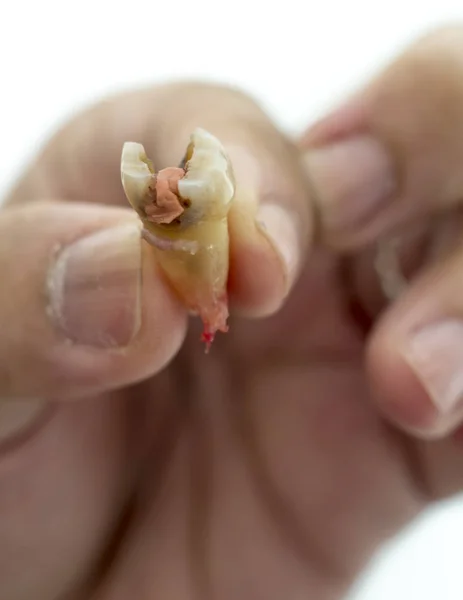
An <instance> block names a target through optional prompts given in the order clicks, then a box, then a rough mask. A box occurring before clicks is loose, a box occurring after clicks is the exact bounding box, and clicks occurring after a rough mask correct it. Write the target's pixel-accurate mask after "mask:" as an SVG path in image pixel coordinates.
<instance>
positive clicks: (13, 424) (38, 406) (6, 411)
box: [0, 398, 48, 444]
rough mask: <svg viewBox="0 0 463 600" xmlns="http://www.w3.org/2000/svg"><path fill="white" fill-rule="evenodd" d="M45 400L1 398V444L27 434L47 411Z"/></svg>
mask: <svg viewBox="0 0 463 600" xmlns="http://www.w3.org/2000/svg"><path fill="white" fill-rule="evenodd" d="M47 408H48V404H47V403H46V402H45V401H43V400H38V399H36V398H33V399H15V398H12V399H3V398H1V399H0V444H4V443H6V442H10V441H13V440H15V439H17V438H18V437H19V436H22V435H23V434H26V433H27V432H28V431H29V430H30V428H31V427H33V426H34V424H35V423H38V422H39V420H41V417H42V416H43V415H44V414H45V412H46V411H47Z"/></svg>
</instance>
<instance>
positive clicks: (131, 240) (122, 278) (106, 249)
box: [48, 224, 141, 348]
mask: <svg viewBox="0 0 463 600" xmlns="http://www.w3.org/2000/svg"><path fill="white" fill-rule="evenodd" d="M140 285H141V241H140V228H139V226H138V225H136V224H129V225H123V226H120V227H115V228H113V229H105V230H103V231H99V232H97V233H94V234H92V235H89V236H88V237H85V238H81V239H79V240H78V241H76V242H74V243H73V244H72V245H70V246H68V247H67V248H64V249H63V250H62V251H61V253H60V254H59V255H58V258H57V260H56V262H55V264H54V266H53V268H52V270H51V272H50V277H49V281H48V288H49V294H50V315H51V317H52V318H53V319H54V321H55V323H56V324H57V325H58V326H59V327H60V328H61V330H62V331H63V332H64V334H65V335H66V336H67V337H68V338H69V339H70V340H72V341H74V342H75V343H79V344H85V345H90V346H97V347H102V348H105V347H106V348H111V347H121V346H126V345H127V344H129V343H130V341H131V340H132V338H133V337H134V335H135V334H136V333H137V331H138V329H139V327H140Z"/></svg>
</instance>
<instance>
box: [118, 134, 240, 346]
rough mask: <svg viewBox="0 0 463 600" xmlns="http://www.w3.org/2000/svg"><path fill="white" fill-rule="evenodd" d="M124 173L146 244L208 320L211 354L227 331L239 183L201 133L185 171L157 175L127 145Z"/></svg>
mask: <svg viewBox="0 0 463 600" xmlns="http://www.w3.org/2000/svg"><path fill="white" fill-rule="evenodd" d="M121 172H122V183H123V187H124V190H125V193H126V195H127V198H128V200H129V202H130V204H131V205H132V206H133V208H135V210H136V211H137V213H138V214H139V216H140V218H141V220H142V221H143V224H144V228H145V230H144V235H143V237H144V238H145V240H147V241H148V242H149V243H150V244H151V245H152V246H153V248H154V252H156V255H157V258H158V262H159V264H160V266H161V267H162V268H163V270H164V272H165V274H166V276H167V278H168V279H169V281H170V283H171V285H172V287H173V288H174V289H175V291H176V292H177V294H178V295H179V297H180V298H181V299H182V301H183V302H184V304H185V306H186V307H187V308H188V309H189V311H190V312H191V313H194V314H198V315H199V316H200V317H201V318H202V320H203V323H204V333H203V340H204V341H205V342H206V346H207V347H209V346H210V344H211V342H212V340H213V339H214V335H215V333H216V332H217V331H223V332H225V331H227V329H228V327H227V318H228V303H227V279H228V264H229V237H228V211H229V208H230V205H231V202H232V200H233V197H234V193H235V181H234V176H233V169H232V166H231V164H230V161H229V159H228V157H227V155H226V153H225V150H224V148H223V146H222V144H221V143H220V142H219V141H218V140H217V139H216V138H215V137H214V136H212V135H211V134H210V133H208V132H207V131H205V130H203V129H196V130H195V131H194V132H193V134H192V135H191V139H190V143H189V145H188V148H187V151H186V154H185V157H184V159H183V161H182V165H181V167H170V168H168V169H163V170H162V171H159V172H158V173H155V172H154V169H153V167H152V165H151V163H150V161H149V159H148V158H147V157H146V154H145V151H144V149H143V146H142V145H141V144H136V143H133V142H129V143H126V144H125V145H124V148H123V152H122V161H121Z"/></svg>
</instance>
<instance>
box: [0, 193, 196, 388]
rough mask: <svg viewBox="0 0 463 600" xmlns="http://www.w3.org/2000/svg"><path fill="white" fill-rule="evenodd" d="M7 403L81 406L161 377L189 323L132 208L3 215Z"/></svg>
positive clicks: (0, 363)
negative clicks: (61, 401)
mask: <svg viewBox="0 0 463 600" xmlns="http://www.w3.org/2000/svg"><path fill="white" fill-rule="evenodd" d="M0 281H1V282H2V283H1V285H2V294H1V295H0V328H1V331H2V335H1V337H0V398H62V397H64V398H72V397H75V396H79V397H80V396H84V395H87V394H93V393H97V392H101V391H106V390H109V389H112V388H118V387H120V386H124V385H127V384H129V383H132V382H135V381H138V380H140V379H143V378H145V377H148V376H149V375H151V374H153V373H155V372H157V371H159V370H160V369H161V368H162V367H163V366H164V365H165V364H166V363H167V361H169V360H170V358H171V357H172V356H173V355H174V353H175V352H176V351H177V349H178V348H179V346H180V344H181V342H182V340H183V337H184V334H185V327H186V315H185V312H184V310H183V309H182V308H181V307H180V306H179V305H178V303H177V301H176V300H175V298H174V297H173V296H172V295H171V293H170V291H169V289H168V288H167V286H166V284H165V283H164V281H163V278H162V276H161V275H160V273H159V271H158V270H157V267H156V264H154V262H153V257H152V252H150V248H149V247H148V248H147V246H146V244H145V243H144V242H143V243H142V242H141V237H140V226H139V224H138V222H137V220H136V219H135V217H134V215H133V213H132V212H131V211H129V210H125V209H116V208H109V207H98V206H92V205H88V204H77V203H76V204H73V205H66V204H63V203H42V202H38V203H36V204H35V205H24V206H17V207H11V208H9V209H5V210H3V211H2V212H0Z"/></svg>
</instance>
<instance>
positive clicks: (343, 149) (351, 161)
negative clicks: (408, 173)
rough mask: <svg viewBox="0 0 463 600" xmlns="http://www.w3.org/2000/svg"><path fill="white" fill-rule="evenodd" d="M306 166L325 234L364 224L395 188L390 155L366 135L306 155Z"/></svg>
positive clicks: (385, 202) (376, 212) (384, 203)
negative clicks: (325, 230)
mask: <svg viewBox="0 0 463 600" xmlns="http://www.w3.org/2000/svg"><path fill="white" fill-rule="evenodd" d="M305 163H306V167H307V171H308V175H309V178H310V181H311V183H312V185H313V188H314V193H315V200H316V201H318V203H319V210H320V216H321V219H322V222H323V225H324V227H325V228H326V229H327V231H339V230H343V229H351V228H358V227H361V226H362V225H364V224H367V223H368V222H369V221H370V219H373V218H374V217H375V216H376V215H377V214H378V213H380V212H381V210H382V209H383V208H384V207H385V206H386V205H387V202H388V200H390V198H391V196H392V194H393V193H394V190H395V187H396V180H395V172H394V168H393V164H392V160H391V159H390V157H389V154H388V153H387V151H386V149H385V148H384V147H383V146H382V145H381V144H380V143H379V142H378V141H377V140H375V139H374V138H373V137H371V136H369V135H361V136H360V135H358V136H356V137H353V138H350V139H346V140H342V141H338V142H335V143H332V144H330V145H328V146H325V147H321V148H317V149H313V150H311V151H308V153H307V154H306V156H305Z"/></svg>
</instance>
